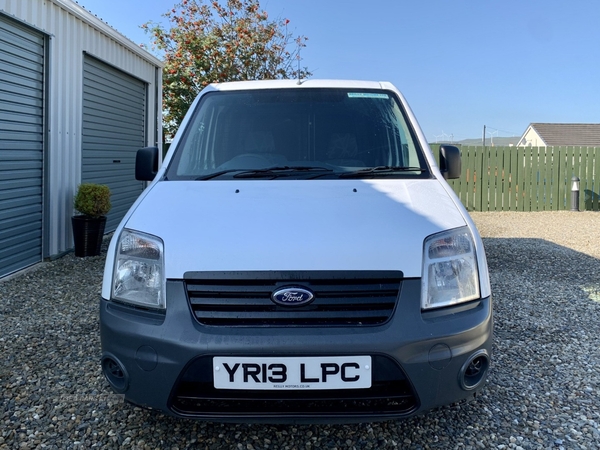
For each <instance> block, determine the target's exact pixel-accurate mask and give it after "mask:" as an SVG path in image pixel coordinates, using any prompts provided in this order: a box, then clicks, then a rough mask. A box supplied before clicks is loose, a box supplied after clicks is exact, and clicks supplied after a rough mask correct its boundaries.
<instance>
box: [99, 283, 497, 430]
mask: <svg viewBox="0 0 600 450" xmlns="http://www.w3.org/2000/svg"><path fill="white" fill-rule="evenodd" d="M100 318H101V338H102V354H103V356H102V358H103V369H104V371H105V374H106V373H108V376H107V378H108V379H109V381H112V382H111V384H112V386H113V389H115V390H116V391H117V392H119V393H121V394H124V395H125V398H126V399H127V400H128V401H130V402H132V403H135V404H137V405H140V406H145V407H150V408H154V409H159V410H162V411H165V412H167V413H169V414H172V415H176V416H183V417H196V418H200V419H207V420H218V421H243V422H253V421H262V422H270V423H275V422H321V421H325V422H333V421H363V420H383V419H389V418H394V417H406V416H409V415H412V414H416V413H419V412H421V411H425V410H428V409H431V408H433V407H436V406H441V405H445V404H449V403H453V402H456V401H459V400H462V399H467V398H471V397H473V395H474V393H475V392H477V391H478V390H479V389H481V387H482V386H483V384H484V382H485V378H486V376H487V368H488V367H489V364H487V363H488V361H489V356H490V354H491V346H492V328H493V325H492V304H491V299H490V298H486V299H481V300H479V301H475V302H471V303H469V304H468V305H462V306H458V307H453V308H447V309H445V310H443V311H436V312H430V313H425V314H423V313H422V312H421V310H420V280H404V281H403V283H402V289H401V291H400V295H399V298H398V302H397V305H396V309H395V311H394V313H393V315H392V317H391V319H390V320H389V321H388V322H386V323H385V324H383V325H380V326H365V327H328V328H324V327H323V328H316V327H235V328H231V327H215V326H203V325H200V324H199V323H198V322H197V321H196V320H195V318H194V317H193V316H192V313H191V311H190V308H189V304H188V302H187V299H186V293H185V288H184V285H183V283H182V282H177V281H169V282H168V283H167V312H166V314H159V313H151V312H145V311H137V310H135V309H132V308H129V307H127V306H121V305H118V304H116V303H112V302H109V301H106V300H104V299H103V300H101V305H100ZM227 355H235V356H265V355H269V356H341V355H372V356H373V357H376V358H379V360H381V361H384V362H386V364H388V362H391V363H393V365H394V366H396V367H397V369H398V371H399V373H402V374H403V377H404V381H403V383H404V384H405V385H406V386H408V388H407V389H409V390H410V391H411V392H412V395H413V403H412V405H410V406H408V407H407V408H404V409H401V410H398V411H393V410H390V409H389V408H379V407H378V406H377V403H374V404H373V406H372V407H369V408H366V409H362V410H357V411H352V410H351V409H349V410H344V411H337V410H335V409H333V410H330V411H328V410H327V409H322V408H320V407H317V408H314V409H312V410H311V409H310V408H311V407H310V406H307V409H306V410H302V411H299V410H298V409H294V408H291V409H287V410H283V411H282V410H278V411H277V412H276V413H275V412H265V411H264V410H260V411H247V412H244V413H235V412H223V411H224V410H223V409H220V408H217V409H216V410H215V411H216V412H213V413H211V412H210V411H208V412H207V411H204V412H201V413H190V412H186V411H183V410H182V409H181V408H178V407H176V405H175V403H174V397H173V396H174V393H175V389H176V387H177V386H178V385H179V384H180V382H181V380H182V376H183V374H184V372H186V371H188V372H189V370H190V367H191V366H193V365H194V364H196V363H197V362H199V361H201V360H202V359H204V360H210V358H212V357H213V356H227ZM474 362H475V363H481V362H483V364H484V366H485V367H483V371H482V372H481V373H480V374H479V375H477V376H476V377H475V378H474V379H469V371H470V370H471V369H472V366H473V363H474ZM115 365H116V366H117V367H115ZM198 367H201V365H196V369H194V370H198V369H197V368H198ZM373 370H374V372H375V370H376V367H375V366H374V368H373ZM111 371H114V373H115V374H117V377H116V378H114V377H113V379H112V380H111ZM119 375H122V376H119ZM188 376H189V374H188ZM203 376H205V377H208V378H207V380H208V384H210V378H211V377H212V374H204V375H203ZM392 385H394V384H393V380H392V383H391V384H390V386H392ZM345 393H347V391H346V392H345ZM334 394H335V393H334ZM340 394H341V393H340ZM249 395H253V394H252V393H250V394H249ZM352 395H354V393H350V396H352ZM357 395H360V394H359V393H357ZM207 396H210V394H207ZM348 400H351V398H349V399H348ZM298 401H300V398H299V397H298ZM289 402H292V403H293V402H294V399H293V398H291V399H288V403H289ZM264 403H265V401H264V400H263V402H262V404H264ZM312 404H313V405H318V404H319V403H318V402H317V403H312ZM285 411H288V413H286V412H285Z"/></svg>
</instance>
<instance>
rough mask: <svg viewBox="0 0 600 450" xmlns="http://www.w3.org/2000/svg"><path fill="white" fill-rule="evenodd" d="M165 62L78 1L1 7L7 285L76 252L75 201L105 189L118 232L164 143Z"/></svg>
mask: <svg viewBox="0 0 600 450" xmlns="http://www.w3.org/2000/svg"><path fill="white" fill-rule="evenodd" d="M162 66H163V64H162V62H161V61H160V60H158V59H157V58H156V57H154V56H153V55H152V54H150V53H148V52H147V51H145V50H143V49H141V48H140V47H139V45H137V44H135V43H133V42H131V41H130V40H129V39H127V38H126V37H125V36H123V35H122V34H120V33H119V32H117V31H116V30H115V29H113V28H112V27H110V26H109V25H107V24H106V23H104V22H103V21H102V20H100V19H98V18H97V17H95V16H94V15H93V14H91V13H90V12H89V11H87V10H85V9H84V8H82V7H81V6H79V5H78V4H77V3H76V2H74V1H72V0H0V277H2V276H4V275H7V274H9V273H12V272H15V271H17V270H20V269H23V268H25V267H27V266H29V265H32V264H35V263H37V262H39V261H42V260H43V259H44V258H46V257H55V256H58V255H61V254H62V253H64V252H66V251H69V249H71V248H73V237H72V231H71V222H70V219H71V216H72V215H73V195H74V193H75V191H76V189H77V186H78V185H79V184H80V183H83V182H93V183H101V184H107V185H108V186H109V187H110V189H111V191H112V198H111V200H112V204H113V208H112V210H111V212H110V214H109V215H108V221H107V228H106V231H107V232H110V231H112V230H114V229H115V228H116V226H117V224H118V223H119V221H120V220H121V218H122V217H123V216H124V214H125V213H126V211H127V210H128V209H129V207H130V206H131V205H132V204H133V202H134V201H135V200H136V198H137V197H138V196H139V194H140V193H141V192H142V190H143V189H144V185H143V183H142V182H139V181H136V180H135V175H134V165H135V154H136V152H137V150H138V149H139V148H141V147H145V146H155V145H157V146H160V145H161V141H162V124H161V118H162V102H161V98H162Z"/></svg>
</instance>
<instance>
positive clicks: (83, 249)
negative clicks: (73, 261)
mask: <svg viewBox="0 0 600 450" xmlns="http://www.w3.org/2000/svg"><path fill="white" fill-rule="evenodd" d="M71 223H72V224H73V241H75V256H98V255H99V254H100V248H101V247H102V238H103V237H104V228H105V227H106V216H102V217H97V218H96V217H89V216H73V217H71Z"/></svg>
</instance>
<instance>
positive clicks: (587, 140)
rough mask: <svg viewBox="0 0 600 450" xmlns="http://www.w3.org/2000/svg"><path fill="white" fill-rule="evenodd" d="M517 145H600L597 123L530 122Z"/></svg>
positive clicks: (599, 125) (599, 126) (599, 128)
mask: <svg viewBox="0 0 600 450" xmlns="http://www.w3.org/2000/svg"><path fill="white" fill-rule="evenodd" d="M517 146H518V147H559V146H563V147H564V146H581V147H600V124H599V123H532V124H530V125H529V127H527V130H525V133H523V136H521V139H520V140H519V143H518V144H517Z"/></svg>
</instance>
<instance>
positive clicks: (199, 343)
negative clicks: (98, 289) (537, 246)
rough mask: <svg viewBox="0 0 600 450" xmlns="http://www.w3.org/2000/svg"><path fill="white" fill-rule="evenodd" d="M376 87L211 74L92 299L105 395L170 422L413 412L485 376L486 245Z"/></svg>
mask: <svg viewBox="0 0 600 450" xmlns="http://www.w3.org/2000/svg"><path fill="white" fill-rule="evenodd" d="M439 159H440V164H439V167H438V165H437V164H436V160H435V158H434V155H433V154H432V152H431V150H430V148H429V146H428V144H427V141H426V139H425V137H424V136H423V133H422V131H421V130H420V128H419V126H418V124H417V121H416V119H415V117H414V116H413V113H412V112H411V110H410V108H409V107H408V105H407V103H406V101H405V100H404V98H403V96H402V95H401V94H400V92H399V91H398V90H396V88H395V87H394V86H392V85H391V84H389V83H379V82H356V81H317V80H309V81H303V82H301V83H299V82H298V81H294V80H282V81H256V82H234V83H223V84H214V85H210V86H208V87H207V88H205V89H204V90H203V91H202V92H201V94H200V95H199V97H198V98H197V99H196V101H195V102H194V104H193V105H192V107H191V108H190V111H189V112H188V114H187V116H186V118H185V119H184V121H183V123H182V125H181V127H180V130H179V132H178V134H177V136H176V137H175V139H174V141H173V143H172V145H171V148H170V150H169V152H168V154H167V155H166V157H165V160H164V161H163V163H162V164H161V166H160V168H158V161H159V156H158V149H156V148H146V149H142V150H140V151H139V152H138V158H137V161H136V176H137V178H138V179H142V180H148V181H152V182H151V183H150V184H149V186H148V187H147V189H146V190H145V191H144V192H143V193H142V195H141V196H140V197H139V199H138V200H137V201H136V202H135V204H134V205H133V206H132V207H131V209H130V210H129V212H128V213H127V214H126V216H125V217H124V218H123V220H122V222H121V224H120V225H119V227H118V228H117V230H116V232H115V234H114V237H113V239H112V241H111V243H110V247H109V250H108V254H107V258H106V268H105V272H104V282H103V286H102V299H101V302H100V303H101V305H100V319H101V337H102V368H103V372H104V374H105V376H106V378H107V380H108V382H109V383H110V385H111V386H112V389H114V390H115V391H116V392H118V393H121V394H123V395H124V397H125V399H126V400H128V401H130V402H132V403H134V404H137V405H140V406H144V407H150V408H154V409H158V410H162V411H165V412H167V413H169V414H172V415H175V416H179V417H189V418H198V419H206V420H218V421H243V422H254V421H263V422H318V421H367V420H384V419H390V418H399V417H407V416H410V415H413V414H415V413H418V412H421V411H425V410H427V409H430V408H433V407H436V406H439V405H445V404H449V403H453V402H456V401H459V400H464V399H469V398H472V397H473V396H474V395H475V394H476V393H477V392H478V391H479V390H480V389H481V388H482V386H483V385H484V382H485V380H486V377H487V372H488V368H489V365H490V354H491V345H492V303H491V293H490V284H489V279H488V269H487V264H486V259H485V255H484V249H483V246H482V242H481V239H480V237H479V235H478V233H477V230H476V229H475V226H474V224H473V222H472V221H471V219H470V217H469V215H468V214H467V212H466V211H465V209H464V208H463V206H462V205H461V203H460V201H459V199H458V198H457V197H456V195H455V194H454V192H453V191H452V189H451V188H450V187H449V185H448V184H447V182H446V181H445V178H456V177H458V176H459V175H460V153H459V150H458V149H457V148H456V147H451V146H442V147H441V149H440V155H439Z"/></svg>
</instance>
